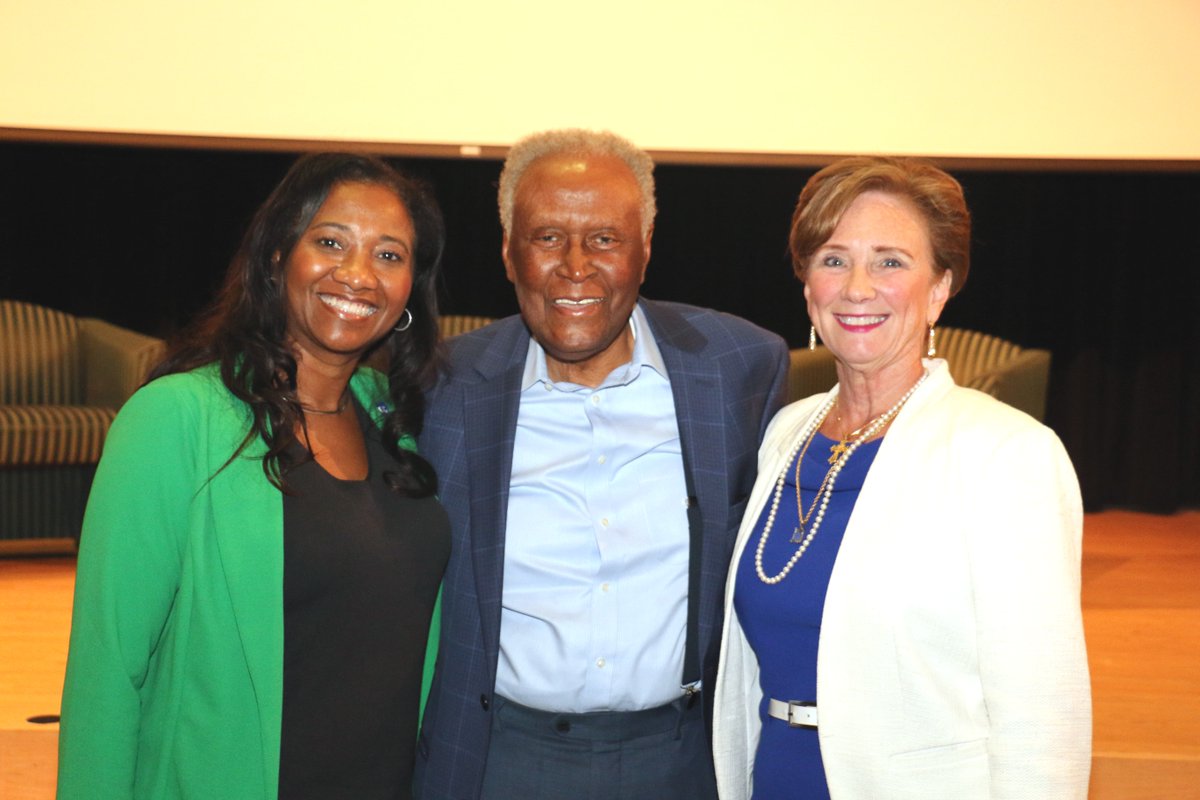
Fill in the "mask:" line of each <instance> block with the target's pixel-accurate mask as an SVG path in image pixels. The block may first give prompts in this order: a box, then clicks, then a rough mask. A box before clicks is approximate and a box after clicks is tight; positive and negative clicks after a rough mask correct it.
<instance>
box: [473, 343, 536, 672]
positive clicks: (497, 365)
mask: <svg viewBox="0 0 1200 800" xmlns="http://www.w3.org/2000/svg"><path fill="white" fill-rule="evenodd" d="M517 334H518V335H515V336H498V337H497V338H496V340H495V341H494V342H493V343H492V346H491V347H489V348H488V351H487V352H486V353H485V354H484V356H483V357H482V358H481V359H480V360H479V363H478V365H477V368H476V372H477V375H478V378H479V380H478V381H477V382H473V383H471V384H469V385H467V386H466V387H464V396H463V418H464V425H465V436H464V442H465V445H466V448H467V453H466V463H467V470H468V472H469V474H468V481H469V482H470V485H471V491H470V497H471V501H470V502H471V511H470V513H471V523H470V534H471V557H472V563H473V564H474V567H475V591H476V593H477V595H478V598H479V613H480V624H481V627H482V631H483V642H484V648H485V650H486V652H487V653H488V654H489V655H490V656H494V655H495V654H497V653H499V650H500V605H501V599H502V596H503V591H504V534H505V525H506V522H507V518H508V490H509V481H510V479H511V478H512V458H513V442H514V441H515V439H516V432H517V413H518V411H519V409H520V403H521V375H522V373H523V371H524V363H525V354H526V352H527V350H528V346H529V337H528V334H526V333H525V328H524V326H523V325H520V327H519V330H517ZM492 663H494V660H493V662H492Z"/></svg>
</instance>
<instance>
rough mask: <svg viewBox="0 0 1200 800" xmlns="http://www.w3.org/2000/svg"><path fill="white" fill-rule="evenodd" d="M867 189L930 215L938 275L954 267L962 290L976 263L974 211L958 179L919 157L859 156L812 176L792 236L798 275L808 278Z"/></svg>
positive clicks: (953, 287) (954, 280)
mask: <svg viewBox="0 0 1200 800" xmlns="http://www.w3.org/2000/svg"><path fill="white" fill-rule="evenodd" d="M866 192H883V193H884V194H889V195H893V196H895V197H901V198H904V199H905V200H908V201H909V202H910V203H912V205H913V207H914V208H916V210H917V211H918V212H919V213H920V214H921V217H922V218H923V219H924V220H925V228H926V230H927V232H928V234H929V244H930V249H931V250H932V251H933V260H934V265H933V267H934V274H935V277H941V275H942V274H943V273H945V271H946V270H950V273H951V282H950V294H951V295H954V294H956V293H957V292H958V290H959V289H961V288H962V285H963V284H964V283H965V282H966V280H967V272H968V271H969V270H970V268H971V212H970V211H968V210H967V202H966V199H965V198H964V197H963V190H962V186H961V185H959V182H958V181H956V180H955V179H954V178H953V177H951V176H950V175H949V174H948V173H946V172H945V171H943V170H941V169H939V168H937V167H935V166H934V165H933V164H930V163H929V162H928V161H923V160H921V159H916V158H894V157H888V156H854V157H851V158H844V159H842V160H841V161H836V162H834V163H833V164H830V165H829V166H827V167H825V168H824V169H822V170H821V171H820V172H818V173H817V174H816V175H813V176H812V177H811V178H809V180H808V183H806V184H805V185H804V189H803V191H801V192H800V199H799V201H797V203H796V211H795V212H794V213H793V214H792V228H791V232H790V233H789V235H788V249H789V250H790V251H791V255H792V269H794V270H795V272H796V277H797V278H799V279H800V280H801V281H803V280H804V278H805V276H806V274H807V273H808V267H809V259H810V258H812V255H813V254H814V253H815V252H817V250H818V249H819V248H820V247H821V246H822V245H823V244H825V243H826V242H827V241H829V237H830V236H832V235H833V231H834V229H835V228H837V225H838V222H840V221H841V219H842V215H843V214H845V213H846V209H847V208H849V207H850V205H851V204H852V203H853V202H854V201H855V200H856V199H858V197H859V195H862V194H864V193H866Z"/></svg>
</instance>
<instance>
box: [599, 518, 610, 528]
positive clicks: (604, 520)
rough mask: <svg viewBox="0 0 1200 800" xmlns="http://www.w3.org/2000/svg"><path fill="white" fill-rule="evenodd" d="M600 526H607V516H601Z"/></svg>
mask: <svg viewBox="0 0 1200 800" xmlns="http://www.w3.org/2000/svg"><path fill="white" fill-rule="evenodd" d="M600 527H601V528H607V527H608V517H605V518H603V519H602V520H600Z"/></svg>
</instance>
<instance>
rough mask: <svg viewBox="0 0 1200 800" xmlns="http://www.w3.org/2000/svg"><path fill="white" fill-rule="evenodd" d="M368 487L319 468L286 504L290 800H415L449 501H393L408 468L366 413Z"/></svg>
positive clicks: (284, 753)
mask: <svg viewBox="0 0 1200 800" xmlns="http://www.w3.org/2000/svg"><path fill="white" fill-rule="evenodd" d="M355 408H356V410H357V412H358V418H359V424H360V425H361V426H362V428H363V432H364V435H365V436H366V440H367V458H368V462H369V473H368V477H367V479H366V480H362V481H343V480H339V479H337V478H334V477H333V476H332V475H330V474H329V473H328V472H326V471H325V470H324V468H322V467H321V465H320V464H318V463H317V462H316V461H312V460H309V461H307V462H305V463H304V464H302V465H301V466H299V467H296V468H295V469H293V470H292V471H291V472H289V473H288V475H287V481H288V485H289V489H290V491H291V494H289V495H285V496H284V501H283V531H284V534H283V544H284V547H283V602H284V618H283V622H284V624H283V632H284V636H283V653H284V658H283V731H282V741H281V747H280V754H279V796H280V798H284V799H285V800H291V799H292V798H321V799H322V800H329V799H331V798H355V800H370V799H371V798H381V799H382V798H389V800H390V799H391V798H409V797H411V796H412V771H413V759H414V749H415V744H416V737H417V723H418V719H417V717H418V706H419V702H420V690H421V674H422V668H423V665H424V658H425V645H426V638H427V635H428V632H429V621H430V616H431V614H432V612H433V605H434V602H435V600H436V598H437V591H438V586H439V585H440V583H441V578H442V572H443V570H444V569H445V566H446V561H447V559H448V558H449V556H450V529H449V522H448V520H447V517H446V512H445V510H444V509H443V508H442V506H441V504H440V503H439V502H438V501H437V499H436V498H432V497H430V498H425V499H421V500H414V499H411V498H406V497H401V496H399V495H397V494H395V493H393V492H392V491H391V490H390V489H388V487H387V484H386V483H385V482H384V480H383V474H384V472H386V471H387V470H388V469H389V468H391V467H392V465H394V464H395V461H394V459H393V458H392V457H391V456H390V455H389V454H388V453H387V451H386V450H384V449H383V444H382V443H381V442H380V439H379V431H378V429H377V428H376V427H375V425H374V424H372V423H371V422H370V420H369V419H368V418H367V416H366V413H365V412H364V411H363V410H362V409H361V408H359V407H358V406H357V405H356V406H355Z"/></svg>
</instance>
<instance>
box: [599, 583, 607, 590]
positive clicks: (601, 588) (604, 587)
mask: <svg viewBox="0 0 1200 800" xmlns="http://www.w3.org/2000/svg"><path fill="white" fill-rule="evenodd" d="M600 591H602V592H607V591H608V584H607V583H602V584H600Z"/></svg>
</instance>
